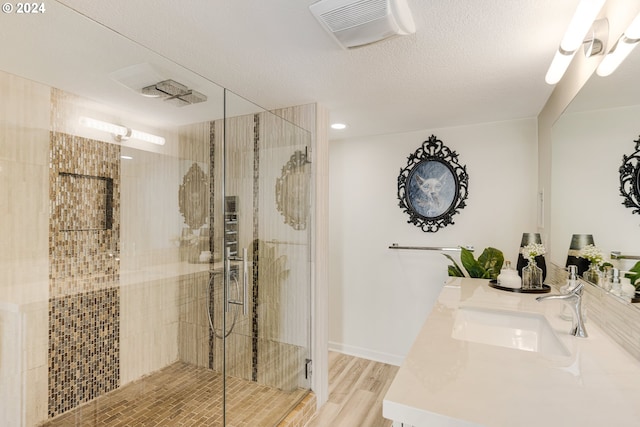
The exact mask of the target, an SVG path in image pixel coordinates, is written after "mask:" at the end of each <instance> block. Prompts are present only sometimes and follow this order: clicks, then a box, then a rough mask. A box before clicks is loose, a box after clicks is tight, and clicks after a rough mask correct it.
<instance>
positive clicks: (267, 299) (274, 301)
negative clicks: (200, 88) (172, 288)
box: [213, 91, 312, 426]
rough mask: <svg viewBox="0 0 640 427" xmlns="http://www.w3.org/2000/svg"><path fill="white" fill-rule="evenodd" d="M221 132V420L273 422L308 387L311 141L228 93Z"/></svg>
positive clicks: (218, 208) (218, 198) (217, 223)
mask: <svg viewBox="0 0 640 427" xmlns="http://www.w3.org/2000/svg"><path fill="white" fill-rule="evenodd" d="M247 111H249V112H248V113H247ZM220 132H222V133H223V135H224V138H223V140H224V144H223V148H218V150H221V151H222V152H223V155H222V156H220V157H222V159H223V162H222V163H223V164H222V165H220V164H218V165H216V166H218V167H219V166H222V168H223V170H224V174H223V176H222V180H221V181H222V183H221V185H222V187H223V188H220V190H222V191H221V192H219V193H218V194H219V196H216V194H215V193H216V191H215V190H216V184H214V197H213V198H214V207H213V211H214V213H216V212H217V213H219V214H220V215H219V216H217V217H216V218H214V220H213V223H214V236H216V235H217V236H222V238H221V239H218V240H216V242H214V245H217V247H215V248H214V249H215V252H217V253H220V254H221V255H222V259H223V263H224V277H222V278H221V280H220V282H221V283H222V285H223V286H222V289H219V291H221V293H222V294H223V298H222V300H221V304H219V307H218V311H220V310H222V311H223V313H220V314H223V316H222V317H223V321H222V323H223V325H224V326H223V328H221V329H223V330H224V331H222V330H221V331H218V332H217V333H216V334H215V335H216V336H215V338H213V339H214V340H215V341H217V342H216V345H214V347H217V348H219V347H220V346H219V345H217V344H219V341H222V343H223V346H222V349H221V350H222V354H221V353H220V350H217V351H214V354H215V357H214V358H217V363H219V362H220V359H221V357H220V356H222V360H221V361H222V364H223V369H222V370H223V372H224V374H225V376H224V390H225V394H224V399H223V405H224V407H225V410H224V414H225V415H224V417H225V420H224V424H225V425H229V424H233V425H236V424H237V423H239V422H241V421H242V422H246V423H248V425H255V426H271V425H276V424H277V423H278V422H279V421H280V419H281V418H282V417H284V416H286V414H287V412H288V411H289V410H290V409H291V408H293V407H294V406H295V405H296V404H297V403H298V402H299V401H300V400H301V398H302V397H304V395H305V394H306V393H307V391H308V390H309V388H310V386H309V385H310V341H311V339H310V330H311V327H310V324H311V320H310V319H311V315H310V313H311V310H310V301H311V262H310V260H311V254H310V251H311V245H310V235H311V233H310V230H311V224H310V223H309V222H310V219H311V216H310V212H311V200H312V199H311V167H310V159H309V158H310V151H309V150H310V148H311V145H310V142H311V137H310V134H309V132H307V131H305V130H303V129H301V128H299V127H297V126H295V125H293V124H292V123H290V122H288V121H286V120H284V119H282V118H281V117H278V116H276V115H274V114H272V113H270V112H266V111H264V110H256V109H255V106H254V105H253V104H251V103H249V102H247V101H245V100H243V99H242V98H240V97H237V96H236V95H233V94H231V93H229V92H228V91H227V92H226V94H225V120H224V123H222V126H220V123H218V127H216V129H214V133H215V134H216V135H218V134H220ZM216 140H220V139H219V138H216ZM220 154H222V153H220ZM218 163H219V162H218ZM214 170H215V167H214ZM216 202H217V206H216ZM216 219H218V221H216ZM214 292H215V290H214ZM219 293H220V292H219ZM218 300H219V299H218ZM214 310H215V307H214ZM214 363H215V362H214Z"/></svg>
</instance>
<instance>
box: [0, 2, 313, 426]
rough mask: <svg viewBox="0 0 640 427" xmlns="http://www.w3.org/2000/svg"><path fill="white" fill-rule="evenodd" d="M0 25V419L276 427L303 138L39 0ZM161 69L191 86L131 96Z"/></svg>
mask: <svg viewBox="0 0 640 427" xmlns="http://www.w3.org/2000/svg"><path fill="white" fill-rule="evenodd" d="M78 34H82V37H78V36H77V35H78ZM0 36H2V37H4V38H5V39H6V40H12V43H10V45H7V46H6V49H5V50H3V54H2V55H0V88H2V93H3V97H2V98H1V99H0V112H3V120H0V136H2V137H1V138H0V177H2V180H0V195H1V196H2V197H1V199H2V202H0V210H1V211H2V219H3V221H2V223H1V224H0V225H1V226H0V231H2V234H3V236H4V237H5V238H4V239H3V240H2V243H1V244H0V271H2V273H3V277H4V278H5V279H6V280H4V281H3V283H0V361H1V362H2V363H0V424H2V425H4V424H6V425H25V426H34V425H41V426H57V425H64V426H83V427H84V426H93V425H107V426H108V425H124V424H126V425H137V424H148V425H180V424H189V423H190V422H192V421H193V420H197V421H193V423H195V424H198V423H200V425H214V426H222V425H225V421H226V420H229V422H227V424H231V420H239V419H242V420H244V421H246V423H247V424H248V425H255V426H262V425H264V426H271V425H275V424H277V422H278V420H279V419H280V418H282V417H283V416H285V415H286V413H287V411H288V410H289V409H290V408H292V407H293V406H294V405H295V404H296V403H297V402H298V401H299V400H300V398H301V396H303V395H304V394H305V393H306V392H307V390H308V389H309V384H310V381H309V378H308V375H305V374H306V373H307V374H308V367H309V363H308V359H309V358H310V356H309V343H310V337H309V334H310V300H311V298H310V276H311V273H310V265H311V264H310V247H311V246H310V232H309V230H310V229H311V227H310V223H309V218H310V215H309V208H310V206H309V204H310V177H311V175H310V168H309V167H308V166H309V164H308V160H309V155H310V151H309V150H310V147H311V143H310V139H311V138H310V135H309V133H308V132H307V131H304V130H302V129H300V128H299V127H297V126H294V125H293V124H291V123H289V122H288V121H286V120H283V119H282V118H280V117H278V116H276V115H274V114H271V113H268V112H265V111H264V110H263V109H261V108H259V107H257V106H255V105H254V104H252V103H250V102H248V101H246V100H244V99H242V98H240V97H238V96H235V95H233V94H231V93H229V92H227V91H225V90H224V89H223V88H221V87H220V86H217V85H216V84H214V83H212V82H211V81H208V80H206V79H204V78H203V77H201V76H199V75H196V74H194V73H192V72H191V71H189V70H187V69H185V68H184V67H182V66H180V65H178V64H176V63H173V62H171V61H169V60H167V59H166V58H164V57H161V56H159V55H157V54H155V53H154V52H152V51H150V50H148V49H146V48H144V47H143V46H140V45H139V44H136V43H134V42H132V41H131V40H129V39H126V38H124V37H122V36H121V35H119V34H117V33H115V32H113V31H111V30H110V29H108V28H106V27H104V26H102V25H100V24H98V23H96V22H94V21H92V20H90V19H87V18H86V17H84V16H82V15H80V14H78V13H76V12H75V11H73V10H71V9H69V8H67V7H66V6H63V5H61V4H60V3H58V2H51V3H50V4H49V3H48V4H47V13H46V14H42V15H40V16H39V17H38V19H35V18H34V19H28V20H23V19H19V17H18V16H13V15H11V16H7V19H5V20H4V22H3V25H2V26H0ZM85 43H89V44H90V46H87V44H85ZM24 52H29V55H25V54H24ZM76 52H83V55H82V60H81V61H76V60H72V59H73V58H71V56H74V57H75V56H76V55H75V53H76ZM70 64H73V65H70ZM70 68H73V70H74V71H73V74H69V69H70ZM69 76H72V77H69ZM161 80H162V81H161ZM163 82H165V83H163ZM167 82H169V83H167ZM171 82H173V83H171ZM176 82H177V83H180V84H183V85H184V86H187V87H188V88H190V89H193V90H195V91H196V92H198V93H199V94H200V95H203V96H204V97H205V98H206V99H205V100H202V96H200V97H199V99H201V100H202V101H201V102H199V103H195V104H192V105H182V104H180V102H177V100H176V99H175V97H167V99H163V98H162V96H159V97H157V98H153V97H145V96H141V92H143V90H144V88H145V87H150V86H153V85H155V84H157V85H158V86H160V87H163V88H165V89H167V88H168V86H169V87H170V88H171V89H170V90H173V89H175V88H176V87H178V88H179V87H180V85H179V84H176ZM167 85H168V86H167ZM167 90H169V89H167ZM155 94H156V95H159V94H158V93H155ZM169 98H170V99H169ZM176 103H177V104H178V105H176ZM225 112H226V115H225ZM225 117H226V119H225ZM92 121H93V123H96V122H102V123H103V125H104V124H105V123H110V124H111V125H110V126H109V128H108V129H107V128H105V127H104V126H103V127H98V128H95V127H93V128H92V127H89V126H86V125H87V123H91V122H92ZM125 126H126V127H127V128H129V129H135V130H139V131H144V132H146V133H149V134H153V135H157V136H161V137H163V138H164V145H156V144H153V143H150V142H148V141H142V140H140V139H138V138H135V137H131V138H127V135H126V133H124V134H121V135H119V136H118V135H115V133H116V132H117V131H114V129H122V127H125ZM243 249H246V250H247V251H246V255H245V254H244V251H243ZM227 264H228V268H227V269H225V265H227ZM245 270H246V272H247V274H244V273H245ZM245 283H246V288H245V286H244V285H245ZM245 289H246V292H245ZM227 301H229V302H227ZM225 309H226V312H225ZM24 354H27V355H28V357H26V358H22V357H20V355H24ZM225 387H226V388H227V390H228V391H227V392H226V393H225V392H224V388H225ZM256 391H260V392H262V393H256ZM256 396H260V400H259V399H258V398H257V397H256ZM265 397H269V398H272V397H273V398H274V400H271V401H269V403H266V402H265V401H264V400H262V399H263V398H265ZM238 399H241V401H242V403H238V402H240V401H239V400H238ZM258 408H260V409H259V410H258ZM264 408H267V409H266V410H265V409H264ZM234 411H235V412H234ZM225 414H226V415H225ZM248 414H252V415H255V418H254V419H251V420H246V417H247V415H248ZM225 418H226V420H225Z"/></svg>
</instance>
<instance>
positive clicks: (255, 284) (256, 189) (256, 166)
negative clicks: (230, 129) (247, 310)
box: [251, 114, 260, 381]
mask: <svg viewBox="0 0 640 427" xmlns="http://www.w3.org/2000/svg"><path fill="white" fill-rule="evenodd" d="M259 227H260V115H258V114H255V115H254V116H253V242H254V243H253V259H252V260H251V261H252V262H253V269H252V273H253V274H252V280H251V284H252V285H251V293H252V299H251V300H252V301H253V305H252V307H251V338H252V340H251V379H252V380H253V381H258V338H259V336H258V334H259V333H260V328H259V319H258V312H259V307H258V305H259V304H260V299H259V294H260V292H259V291H260V289H259V283H260V276H259V272H258V270H259V261H260V259H259V256H258V254H259V250H258V236H259V234H258V232H259V230H260V229H259Z"/></svg>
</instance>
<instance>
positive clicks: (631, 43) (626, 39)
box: [596, 14, 640, 77]
mask: <svg viewBox="0 0 640 427" xmlns="http://www.w3.org/2000/svg"><path fill="white" fill-rule="evenodd" d="M638 43H640V14H639V15H638V16H636V17H635V19H634V20H633V21H632V22H631V24H630V25H629V27H627V29H626V30H625V32H624V33H623V34H622V35H621V36H620V38H619V39H618V41H617V42H616V44H615V45H614V46H613V48H611V50H610V51H609V53H608V54H607V56H605V57H604V59H603V60H602V62H601V63H600V65H598V68H597V69H596V74H598V75H599V76H601V77H606V76H608V75H610V74H611V73H613V72H614V71H615V70H616V68H618V66H619V65H620V64H621V63H622V61H624V60H625V59H626V58H627V56H629V54H630V53H631V51H632V50H633V49H634V48H635V47H636V46H637V45H638Z"/></svg>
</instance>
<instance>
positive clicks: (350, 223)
mask: <svg viewBox="0 0 640 427" xmlns="http://www.w3.org/2000/svg"><path fill="white" fill-rule="evenodd" d="M432 134H434V135H435V136H436V137H438V138H439V139H441V140H442V141H443V142H444V144H445V145H447V146H448V147H449V148H451V149H452V150H455V151H457V152H458V154H459V162H460V164H462V165H466V167H467V171H468V173H469V197H468V199H467V207H466V208H464V209H463V210H461V211H460V212H459V213H458V214H456V215H455V216H454V221H455V224H453V225H449V226H447V227H445V228H443V229H441V230H439V231H438V232H436V233H424V232H423V231H421V230H420V229H419V228H417V227H416V226H414V225H412V224H409V223H407V219H408V218H409V217H408V215H407V214H405V213H404V212H403V211H402V210H401V209H400V208H399V207H398V198H397V178H398V175H399V173H400V169H401V168H404V167H405V166H406V164H407V157H408V156H409V155H410V154H411V153H413V152H414V151H415V150H416V149H417V148H418V147H420V145H421V144H422V142H423V141H425V140H427V139H428V137H429V136H430V135H432ZM536 188H537V133H536V120H535V119H524V120H517V121H508V122H498V123H486V124H480V125H473V126H465V127H455V128H444V129H435V130H424V131H419V132H411V133H402V134H395V135H382V136H375V137H367V138H360V139H352V140H341V141H334V142H331V145H330V198H329V203H330V207H329V209H330V213H329V221H330V222H329V224H330V242H329V243H330V285H329V286H330V287H329V313H330V314H329V318H330V320H329V341H330V348H331V349H335V350H339V351H343V352H346V353H351V354H355V355H358V356H361V357H367V358H370V359H374V360H381V361H385V362H388V363H395V364H399V363H401V361H402V359H403V358H404V356H405V355H406V354H407V352H408V351H409V348H410V346H411V343H412V342H413V340H414V338H415V336H416V334H417V332H418V330H419V329H420V327H421V326H422V324H423V322H424V320H425V319H426V316H427V314H428V313H429V311H430V310H431V308H432V306H433V303H434V301H435V298H436V297H437V295H438V294H439V292H440V289H441V287H442V285H443V283H444V282H445V280H446V279H447V265H448V263H449V262H448V260H447V259H446V258H445V257H444V256H443V255H441V254H440V253H438V252H426V251H403V250H392V249H388V247H389V245H391V244H392V243H394V242H396V243H399V244H400V245H414V246H451V245H474V246H475V248H476V256H477V255H479V253H480V252H481V251H482V250H483V249H484V248H485V247H487V246H494V247H497V248H498V249H501V250H502V251H503V252H504V253H505V257H506V259H510V260H511V261H512V262H513V263H514V264H515V261H516V259H517V253H518V247H519V245H520V239H521V237H522V233H523V232H532V231H535V227H536V194H535V193H536Z"/></svg>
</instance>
